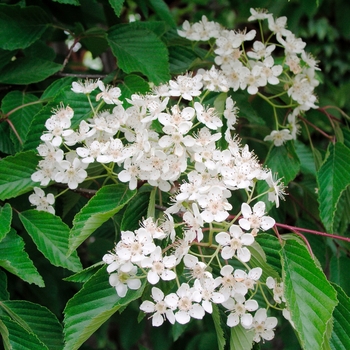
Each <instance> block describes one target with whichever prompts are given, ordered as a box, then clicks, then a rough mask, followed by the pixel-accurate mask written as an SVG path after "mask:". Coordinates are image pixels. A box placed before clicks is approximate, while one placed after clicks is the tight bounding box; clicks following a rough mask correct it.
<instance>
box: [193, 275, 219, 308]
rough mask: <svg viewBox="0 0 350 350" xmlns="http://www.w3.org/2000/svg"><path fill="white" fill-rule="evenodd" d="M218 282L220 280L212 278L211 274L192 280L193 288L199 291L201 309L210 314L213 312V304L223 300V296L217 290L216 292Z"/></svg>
mask: <svg viewBox="0 0 350 350" xmlns="http://www.w3.org/2000/svg"><path fill="white" fill-rule="evenodd" d="M219 284H220V281H219V280H217V279H214V278H212V277H211V276H206V277H205V278H202V279H200V280H199V279H196V280H195V281H194V288H195V289H196V290H198V291H199V292H200V293H201V297H202V302H201V305H202V306H203V309H204V310H205V311H206V312H208V313H209V314H211V313H212V312H213V305H212V303H215V304H221V303H223V302H224V301H225V299H226V298H225V296H224V295H223V294H221V293H219V292H216V291H215V289H216V287H217V286H218V285H219Z"/></svg>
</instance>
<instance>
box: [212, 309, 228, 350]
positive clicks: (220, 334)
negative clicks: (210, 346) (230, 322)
mask: <svg viewBox="0 0 350 350" xmlns="http://www.w3.org/2000/svg"><path fill="white" fill-rule="evenodd" d="M211 315H212V317H213V322H214V327H215V332H216V337H217V340H218V350H224V349H225V344H226V340H225V336H224V331H223V329H222V327H221V319H220V312H219V308H218V306H217V305H216V304H213V312H212V314H211Z"/></svg>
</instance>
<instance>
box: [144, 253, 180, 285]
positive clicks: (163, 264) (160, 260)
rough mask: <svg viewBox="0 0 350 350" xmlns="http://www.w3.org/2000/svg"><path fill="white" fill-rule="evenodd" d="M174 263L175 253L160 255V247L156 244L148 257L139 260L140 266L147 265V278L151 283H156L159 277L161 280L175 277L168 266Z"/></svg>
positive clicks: (170, 266)
mask: <svg viewBox="0 0 350 350" xmlns="http://www.w3.org/2000/svg"><path fill="white" fill-rule="evenodd" d="M175 264H176V257H175V255H170V256H164V257H163V256H162V249H161V248H160V247H159V246H157V247H156V248H155V249H154V251H153V252H152V253H151V254H150V256H149V257H147V258H144V259H143V260H142V261H141V266H142V267H149V268H150V270H149V271H148V273H147V280H148V282H149V283H151V284H156V283H158V282H159V279H162V280H163V281H170V280H173V279H175V278H176V273H175V272H174V271H172V270H170V268H173V267H174V266H175Z"/></svg>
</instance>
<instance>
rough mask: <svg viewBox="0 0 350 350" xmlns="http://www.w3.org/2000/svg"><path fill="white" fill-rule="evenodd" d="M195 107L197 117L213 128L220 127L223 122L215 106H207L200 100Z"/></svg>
mask: <svg viewBox="0 0 350 350" xmlns="http://www.w3.org/2000/svg"><path fill="white" fill-rule="evenodd" d="M194 108H195V110H196V112H197V119H198V121H200V122H201V123H203V124H204V125H205V126H206V127H208V128H209V129H211V130H216V129H218V128H220V127H221V126H222V125H223V124H222V121H221V119H220V118H219V117H218V116H217V114H216V110H215V108H205V107H204V106H203V105H201V104H200V103H199V102H195V103H194Z"/></svg>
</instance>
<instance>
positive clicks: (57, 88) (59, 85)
mask: <svg viewBox="0 0 350 350" xmlns="http://www.w3.org/2000/svg"><path fill="white" fill-rule="evenodd" d="M74 80H75V79H74V78H72V77H64V78H60V79H57V80H55V81H54V82H53V83H52V84H51V85H49V87H47V88H46V90H45V91H44V92H43V94H42V95H41V99H42V100H45V99H48V98H53V97H55V96H56V95H58V94H59V93H60V92H61V91H62V89H63V88H65V87H66V86H69V87H71V86H72V82H73V81H74Z"/></svg>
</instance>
